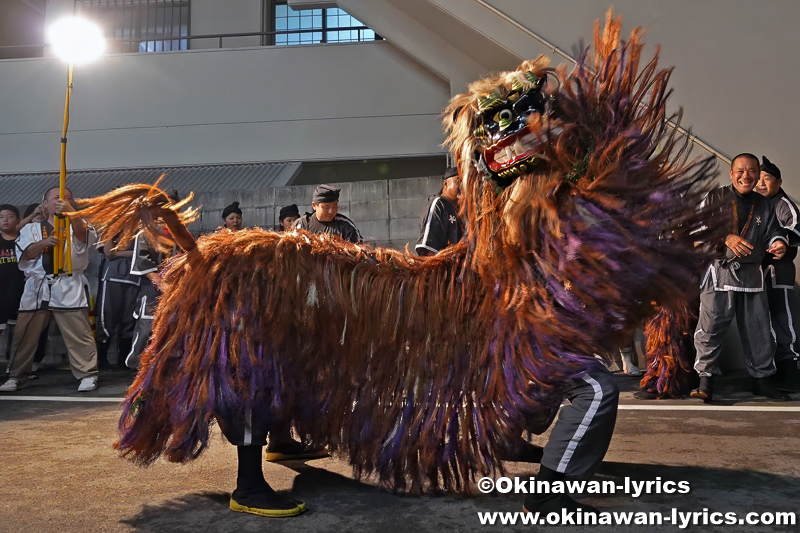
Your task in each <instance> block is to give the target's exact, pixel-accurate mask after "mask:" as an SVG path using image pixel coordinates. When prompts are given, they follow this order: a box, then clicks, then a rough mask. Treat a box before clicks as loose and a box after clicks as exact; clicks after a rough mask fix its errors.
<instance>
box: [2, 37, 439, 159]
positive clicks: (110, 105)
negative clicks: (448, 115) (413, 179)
mask: <svg viewBox="0 0 800 533" xmlns="http://www.w3.org/2000/svg"><path fill="white" fill-rule="evenodd" d="M65 90H66V66H65V65H63V64H62V63H61V62H60V61H58V60H57V59H53V58H45V59H19V60H5V61H0V98H2V102H3V105H2V106H0V161H2V169H0V172H36V171H54V170H56V169H57V168H58V165H59V138H60V136H61V132H60V128H61V122H62V117H63V106H64V93H65ZM448 94H449V91H448V86H447V84H446V83H445V82H444V81H442V80H441V79H440V78H438V77H436V76H435V75H433V74H432V73H430V72H429V71H427V70H425V69H424V68H423V67H421V66H420V65H419V64H418V63H416V62H415V61H414V60H412V59H411V58H409V57H408V56H407V55H405V54H404V53H403V52H400V51H399V50H398V49H396V48H395V47H394V46H392V45H391V44H389V43H388V42H372V43H357V44H342V45H319V46H313V45H312V46H295V47H258V48H250V49H224V50H208V51H202V50H201V51H188V52H172V53H158V54H115V55H108V56H105V57H103V58H102V59H100V60H99V61H98V62H97V63H94V64H91V65H86V66H81V67H78V68H76V69H75V78H74V91H73V99H72V104H71V116H70V129H69V149H68V152H67V156H68V161H67V165H68V168H70V169H90V168H121V167H122V168H124V167H144V166H157V165H184V164H192V165H197V164H206V163H235V162H253V161H319V160H322V161H325V160H338V159H367V158H392V157H414V156H420V155H425V156H429V155H434V154H440V153H442V149H441V147H440V143H441V142H442V140H443V138H442V130H441V125H440V119H439V113H440V112H441V109H442V108H443V107H444V106H445V104H446V103H447V100H448Z"/></svg>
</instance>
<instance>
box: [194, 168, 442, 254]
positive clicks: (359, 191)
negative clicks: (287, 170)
mask: <svg viewBox="0 0 800 533" xmlns="http://www.w3.org/2000/svg"><path fill="white" fill-rule="evenodd" d="M335 185H336V186H337V187H340V188H341V190H342V192H341V194H340V196H339V212H340V213H342V214H343V215H346V216H348V217H349V218H350V219H351V220H353V222H354V223H355V224H356V226H357V227H358V229H359V231H360V232H361V235H362V236H363V237H364V241H365V242H366V243H367V244H371V245H373V246H384V247H390V248H396V249H398V250H402V249H404V248H405V246H406V244H411V247H412V248H413V246H414V244H415V243H416V241H417V238H418V237H419V227H420V221H421V218H420V217H421V216H422V214H423V213H424V212H425V207H426V206H427V204H428V202H429V201H430V199H431V198H432V197H433V196H434V195H435V194H436V193H438V192H439V190H440V189H441V187H442V180H441V177H440V176H433V177H429V178H407V179H393V180H374V181H362V182H349V183H339V184H335ZM314 188H315V185H301V186H295V187H272V188H267V189H262V190H259V191H229V192H224V193H206V194H202V193H201V194H198V195H196V196H195V200H194V201H193V202H192V205H195V206H198V207H200V215H201V216H200V219H199V220H197V221H195V222H194V223H193V224H192V225H191V226H190V229H191V230H192V231H193V232H197V233H207V232H211V231H214V230H215V229H217V228H218V227H219V226H220V225H221V223H222V210H223V209H224V208H225V206H227V205H229V204H230V203H231V202H239V206H240V207H241V209H242V219H243V223H244V226H245V227H255V226H258V227H262V228H267V229H272V228H275V227H277V225H278V213H279V211H280V209H281V207H283V206H285V205H290V204H297V206H298V208H299V209H300V213H304V212H306V211H311V196H312V193H313V192H314Z"/></svg>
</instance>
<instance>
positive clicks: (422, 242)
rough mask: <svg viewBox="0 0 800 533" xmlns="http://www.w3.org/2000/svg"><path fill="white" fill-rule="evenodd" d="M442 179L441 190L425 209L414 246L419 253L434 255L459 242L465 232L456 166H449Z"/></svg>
mask: <svg viewBox="0 0 800 533" xmlns="http://www.w3.org/2000/svg"><path fill="white" fill-rule="evenodd" d="M442 179H443V180H444V183H443V185H442V189H441V191H439V194H438V195H436V196H435V197H434V198H433V200H431V203H430V205H428V208H427V209H426V210H425V213H426V214H425V218H424V219H423V221H422V227H421V229H420V232H419V241H417V245H416V246H415V247H414V250H415V251H416V252H417V255H433V254H435V253H437V252H438V251H439V250H442V249H443V248H445V247H447V246H450V245H451V244H455V243H457V242H459V241H460V240H461V236H462V235H463V234H464V226H463V224H462V223H461V219H460V218H459V216H458V193H459V182H458V172H457V171H456V169H455V168H448V169H447V170H446V171H445V173H444V176H443V178H442Z"/></svg>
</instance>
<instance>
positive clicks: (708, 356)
mask: <svg viewBox="0 0 800 533" xmlns="http://www.w3.org/2000/svg"><path fill="white" fill-rule="evenodd" d="M760 171H761V169H760V166H759V163H758V158H757V157H756V156H754V155H752V154H739V155H737V156H736V157H735V158H733V161H732V162H731V170H730V177H731V182H732V183H731V185H726V186H724V187H719V188H717V189H714V190H713V191H711V192H710V193H709V195H708V197H707V198H706V202H705V203H706V204H707V205H711V206H714V207H715V208H717V209H719V210H721V211H726V212H728V213H729V214H730V215H731V216H730V220H731V229H730V233H729V234H728V236H727V237H726V238H725V242H724V243H713V244H714V245H715V246H716V247H717V256H716V258H715V259H714V262H713V263H712V264H711V265H709V267H708V270H707V271H706V274H705V276H704V277H703V281H702V283H701V285H700V287H701V293H700V313H699V315H700V316H699V321H698V323H697V330H696V331H695V334H694V345H695V348H697V361H696V362H695V365H694V368H695V370H696V371H697V373H698V374H699V375H700V387H699V388H698V389H695V390H694V391H692V396H693V397H695V398H702V399H703V400H704V401H706V402H709V401H711V399H712V395H713V378H714V375H718V374H720V369H719V364H718V360H719V356H720V353H721V352H722V341H723V339H724V337H725V332H726V330H727V328H728V326H729V325H730V323H731V321H732V320H733V319H734V318H736V324H737V326H738V327H739V336H740V337H741V339H742V349H743V352H744V359H745V365H746V367H747V371H748V373H749V374H750V375H751V376H752V377H753V394H755V395H757V396H766V397H768V398H775V399H788V396H786V395H785V394H783V393H781V392H780V391H778V390H777V389H776V388H775V387H774V386H773V385H772V384H770V383H769V381H768V379H767V378H769V377H770V376H771V375H772V374H774V373H775V362H774V355H775V338H774V337H773V336H772V333H771V326H770V317H769V304H768V302H767V293H766V292H765V290H764V273H763V271H762V269H761V262H762V260H763V258H764V255H765V254H766V253H769V254H772V255H773V256H774V257H775V258H776V259H780V258H781V257H783V256H784V254H785V253H786V244H787V243H788V240H787V238H786V230H784V229H783V228H781V227H780V226H779V225H778V223H777V220H776V219H775V214H774V211H773V209H772V206H771V205H770V202H769V200H767V199H766V198H764V197H763V196H761V195H760V194H757V193H755V192H754V188H755V186H756V183H757V182H758V180H759V177H760Z"/></svg>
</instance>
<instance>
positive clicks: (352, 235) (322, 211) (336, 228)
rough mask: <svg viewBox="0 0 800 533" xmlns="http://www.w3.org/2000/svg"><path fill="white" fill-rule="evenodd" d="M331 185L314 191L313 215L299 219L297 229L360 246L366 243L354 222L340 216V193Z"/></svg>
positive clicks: (306, 215) (296, 224) (307, 214)
mask: <svg viewBox="0 0 800 533" xmlns="http://www.w3.org/2000/svg"><path fill="white" fill-rule="evenodd" d="M340 191H341V189H335V188H333V187H331V186H330V185H320V186H318V187H317V188H316V189H314V196H313V197H312V199H311V208H312V209H313V210H314V212H313V213H306V214H305V215H303V216H301V217H300V218H299V219H297V222H296V223H295V227H296V228H300V229H304V230H306V231H310V232H311V233H328V234H331V235H337V236H339V237H341V238H342V239H344V240H346V241H350V242H353V243H356V244H360V243H361V242H363V241H364V239H362V238H361V234H360V233H359V232H358V228H357V227H356V225H355V224H353V221H352V220H350V219H349V218H347V217H346V216H344V215H342V214H339V192H340Z"/></svg>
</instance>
